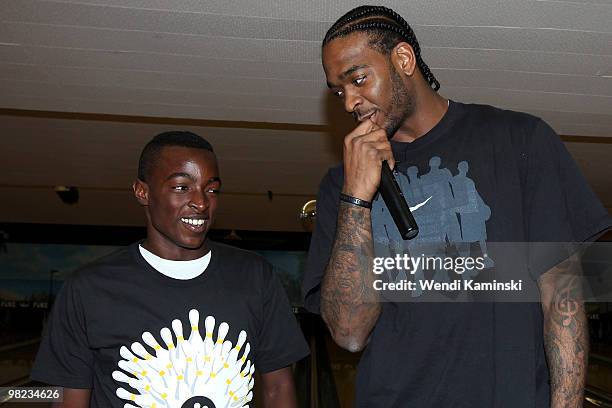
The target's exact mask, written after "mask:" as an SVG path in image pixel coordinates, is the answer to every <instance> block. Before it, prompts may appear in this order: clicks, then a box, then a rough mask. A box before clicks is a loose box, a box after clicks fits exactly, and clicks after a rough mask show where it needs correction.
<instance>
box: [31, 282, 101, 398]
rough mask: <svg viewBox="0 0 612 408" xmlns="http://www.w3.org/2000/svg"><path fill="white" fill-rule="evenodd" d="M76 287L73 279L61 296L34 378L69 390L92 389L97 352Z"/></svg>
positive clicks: (66, 285) (45, 337)
mask: <svg viewBox="0 0 612 408" xmlns="http://www.w3.org/2000/svg"><path fill="white" fill-rule="evenodd" d="M75 286H76V285H75V282H74V280H73V279H71V278H70V279H68V280H66V282H65V283H64V285H63V287H62V289H61V290H60V292H59V294H58V296H57V299H56V301H55V303H54V305H53V308H52V310H51V314H50V317H49V320H48V322H47V326H46V328H45V332H44V334H43V338H42V341H41V344H40V348H39V349H38V354H37V356H36V360H35V361H34V367H33V368H32V372H31V374H30V377H31V378H32V380H35V381H40V382H44V383H48V384H53V385H58V386H62V387H67V388H92V367H93V353H92V350H91V349H90V348H89V345H88V340H87V331H86V320H85V311H84V308H83V304H82V302H81V298H80V294H79V293H78V291H77V290H76V288H75Z"/></svg>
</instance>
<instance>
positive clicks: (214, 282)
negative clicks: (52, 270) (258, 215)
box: [31, 243, 308, 408]
mask: <svg viewBox="0 0 612 408" xmlns="http://www.w3.org/2000/svg"><path fill="white" fill-rule="evenodd" d="M210 247H211V251H212V256H211V261H210V264H209V265H208V267H207V268H206V270H205V271H204V273H202V274H201V275H199V276H198V277H196V278H194V279H190V280H177V279H173V278H170V277H167V276H165V275H162V274H161V273H159V272H158V271H156V270H155V269H154V268H153V267H152V266H151V265H149V264H148V263H147V262H146V261H145V259H144V258H143V257H142V256H141V254H140V251H139V249H138V244H133V245H131V246H129V247H128V248H126V249H123V250H120V251H118V252H116V253H114V254H112V255H109V256H108V257H105V258H103V259H101V260H99V261H97V262H95V263H93V264H91V265H89V266H86V267H85V268H83V269H81V270H79V271H78V272H76V273H75V274H74V275H73V276H71V277H70V278H69V279H68V280H67V281H66V282H65V284H64V286H63V287H62V290H61V292H60V294H59V295H58V297H57V299H56V302H55V304H54V306H53V311H52V314H51V318H50V320H49V323H48V325H47V328H46V332H45V335H44V337H43V341H42V343H41V346H40V349H39V352H38V355H37V357H36V361H35V364H34V368H33V370H32V374H31V377H32V379H34V380H37V381H41V382H45V383H50V384H54V385H59V386H64V387H68V388H90V389H92V396H91V406H92V407H104V408H106V407H123V406H124V404H126V402H129V403H130V404H132V405H129V406H135V407H138V406H141V407H145V406H146V407H150V406H153V404H156V405H155V406H157V407H164V406H170V407H181V406H182V404H183V403H184V402H185V401H187V400H189V401H190V404H188V405H189V406H190V407H193V406H194V404H195V403H196V402H200V403H201V405H202V406H206V405H209V406H212V405H211V403H212V404H214V406H217V407H221V406H240V407H241V406H243V405H248V401H249V400H250V399H251V398H252V391H251V389H252V387H253V382H254V377H253V375H254V370H255V369H256V370H257V371H258V372H261V373H266V372H269V371H273V370H276V369H280V368H283V367H286V366H288V365H290V364H292V363H294V362H296V361H297V360H299V359H301V358H303V357H305V356H306V355H307V354H308V347H307V345H306V343H305V341H304V338H303V336H302V333H301V331H300V329H299V327H298V325H297V322H296V320H295V317H294V316H293V315H292V313H291V309H290V306H289V302H288V300H287V297H286V295H285V292H284V289H283V287H282V286H281V284H280V281H279V279H278V277H277V276H276V275H275V273H274V272H273V270H272V267H271V266H270V265H269V264H268V263H267V262H266V261H265V260H263V258H261V257H259V256H258V255H255V254H252V253H250V252H247V251H243V250H239V249H236V248H232V247H229V246H226V245H221V244H217V243H211V244H210ZM193 397H199V399H198V398H196V399H192V398H193ZM166 404H168V405H166ZM227 404H230V405H227ZM126 406H127V405H126Z"/></svg>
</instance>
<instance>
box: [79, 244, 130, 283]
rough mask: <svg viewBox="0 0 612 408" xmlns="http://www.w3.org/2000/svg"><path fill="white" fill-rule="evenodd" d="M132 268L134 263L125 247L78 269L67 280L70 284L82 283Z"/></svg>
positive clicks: (128, 249)
mask: <svg viewBox="0 0 612 408" xmlns="http://www.w3.org/2000/svg"><path fill="white" fill-rule="evenodd" d="M133 266H135V262H134V259H133V256H132V254H131V246H127V247H124V248H120V249H118V250H116V251H113V252H111V253H110V254H108V255H105V256H103V257H101V258H98V259H95V260H93V261H91V262H89V263H87V264H85V265H83V266H81V267H79V268H78V269H76V270H75V271H74V272H73V273H72V275H71V276H70V278H69V279H70V280H71V281H72V282H76V283H83V282H86V281H91V280H93V279H97V278H102V277H109V276H110V275H114V274H118V273H125V269H126V268H130V267H133Z"/></svg>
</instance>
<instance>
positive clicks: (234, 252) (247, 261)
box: [209, 241, 269, 268]
mask: <svg viewBox="0 0 612 408" xmlns="http://www.w3.org/2000/svg"><path fill="white" fill-rule="evenodd" d="M209 244H210V249H211V251H212V254H213V255H212V256H218V257H219V259H220V260H221V262H222V263H223V264H224V265H231V266H240V267H246V268H248V267H249V266H251V267H258V268H260V267H266V266H269V263H268V261H266V259H265V258H264V257H263V256H261V255H260V254H258V253H256V252H253V251H249V250H246V249H242V248H238V247H235V246H232V245H227V244H223V243H220V242H214V241H209Z"/></svg>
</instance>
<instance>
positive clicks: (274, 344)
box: [255, 266, 309, 373]
mask: <svg viewBox="0 0 612 408" xmlns="http://www.w3.org/2000/svg"><path fill="white" fill-rule="evenodd" d="M268 268H269V269H268V272H269V273H268V274H267V275H266V277H267V278H268V279H267V281H265V282H264V285H265V287H264V289H263V293H264V297H263V316H262V326H261V330H260V331H259V333H258V336H257V338H258V341H257V347H256V352H255V367H256V368H257V370H259V371H260V372H262V373H267V372H270V371H274V370H278V369H281V368H283V367H287V366H289V365H291V364H293V363H295V362H296V361H298V360H300V359H302V358H304V357H306V356H307V355H308V354H309V349H308V346H307V344H306V340H305V339H304V335H303V334H302V330H301V329H300V327H299V326H298V323H297V320H296V318H295V316H294V315H293V313H292V312H291V306H290V305H289V299H288V298H287V294H286V293H285V289H284V288H283V286H282V284H281V282H280V279H279V278H278V276H277V275H276V273H275V272H273V271H272V270H271V267H270V266H268Z"/></svg>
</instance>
